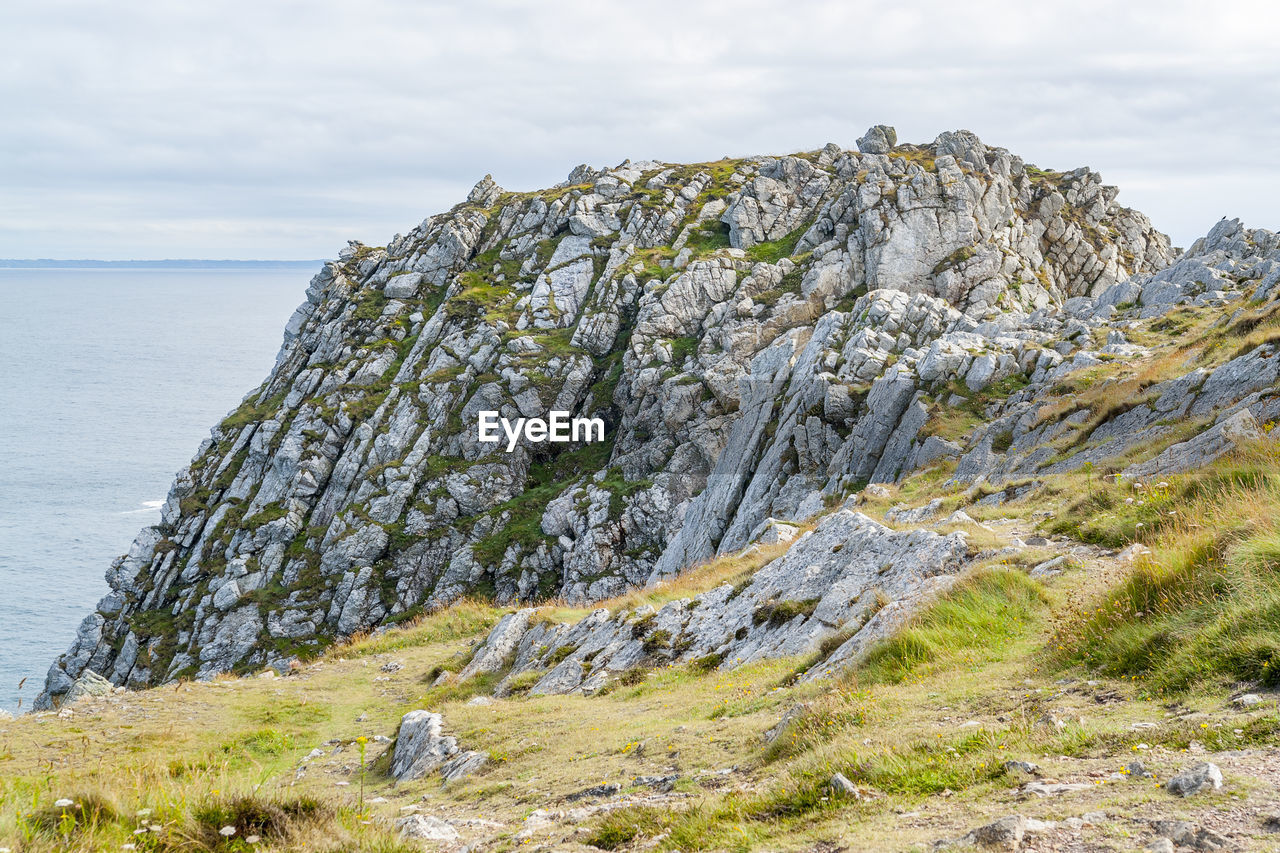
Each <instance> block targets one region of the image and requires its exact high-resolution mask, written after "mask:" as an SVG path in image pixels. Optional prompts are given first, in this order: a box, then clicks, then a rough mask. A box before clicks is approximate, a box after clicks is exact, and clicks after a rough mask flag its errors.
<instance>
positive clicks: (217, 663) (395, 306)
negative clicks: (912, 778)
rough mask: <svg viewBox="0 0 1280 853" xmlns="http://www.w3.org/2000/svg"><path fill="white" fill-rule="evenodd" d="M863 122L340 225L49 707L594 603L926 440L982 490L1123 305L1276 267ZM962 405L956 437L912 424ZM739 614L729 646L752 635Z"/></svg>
mask: <svg viewBox="0 0 1280 853" xmlns="http://www.w3.org/2000/svg"><path fill="white" fill-rule="evenodd" d="M859 144H860V148H861V150H860V151H849V150H844V149H842V148H841V147H840V146H837V145H834V144H832V145H828V146H826V147H825V148H823V149H822V150H821V151H817V152H810V153H806V154H801V155H796V156H788V157H750V158H744V159H737V160H722V161H718V162H713V163H703V164H696V165H687V166H681V165H674V164H667V163H657V162H639V163H633V162H629V161H628V162H624V163H623V164H621V165H620V166H618V167H616V168H613V169H593V168H590V167H586V166H580V167H578V168H577V169H575V170H574V171H573V172H572V173H571V174H570V175H569V177H568V179H567V180H566V181H564V182H563V183H561V184H559V185H558V186H556V187H554V188H552V189H550V190H547V191H543V192H535V193H518V192H508V191H504V190H503V189H502V188H500V187H498V186H497V185H496V184H495V183H494V182H493V181H492V179H490V178H488V177H486V178H485V179H484V180H482V181H481V182H480V183H478V184H477V185H476V186H475V188H474V189H473V190H472V191H471V194H470V195H469V196H468V199H467V200H466V201H465V202H463V203H462V204H460V205H458V206H457V207H455V208H454V209H452V210H451V211H449V212H448V213H444V214H440V215H437V216H432V217H430V218H429V219H427V220H426V221H424V222H423V223H422V224H421V225H419V226H418V227H417V228H414V229H413V230H412V231H410V232H409V234H407V235H404V236H399V235H398V236H396V237H395V238H394V239H392V240H391V241H390V242H389V243H388V244H387V246H386V247H385V248H374V247H368V246H363V245H359V244H354V243H353V244H351V245H350V246H349V247H348V248H347V249H346V250H345V251H344V252H342V253H341V256H340V257H339V259H338V260H336V261H333V262H331V263H328V264H326V265H325V266H324V268H323V269H322V270H321V271H320V272H319V274H317V275H316V276H315V278H314V279H312V281H311V284H310V287H309V288H308V289H307V298H306V302H304V303H303V305H302V306H301V307H300V308H299V309H298V310H297V312H296V313H295V314H294V316H293V317H292V319H291V320H290V321H289V323H288V326H287V328H286V330H285V339H284V344H283V346H282V347H281V349H280V353H279V355H278V357H277V360H276V365H275V368H274V369H273V371H272V372H271V375H270V376H269V377H268V378H267V380H266V381H265V382H264V383H263V384H262V386H261V387H260V388H258V389H257V390H256V391H254V392H253V393H251V394H250V395H249V396H247V397H246V398H245V400H244V402H243V404H242V405H241V406H240V407H239V408H238V409H237V410H236V411H234V412H232V413H231V414H230V415H229V416H228V417H227V418H226V419H225V420H223V422H222V423H220V424H219V425H218V426H217V427H215V428H214V429H213V431H212V434H211V436H210V438H209V439H208V440H206V441H205V442H204V444H203V445H202V446H201V448H200V450H199V452H198V453H197V454H196V456H195V458H194V459H193V461H192V463H191V465H190V466H189V467H188V468H186V469H184V470H183V471H182V472H180V473H179V474H178V476H177V479H176V482H175V483H174V486H173V489H172V491H171V493H170V495H169V497H168V500H167V501H166V503H165V505H164V509H163V515H162V521H161V523H160V524H159V525H157V526H155V527H152V528H148V529H147V530H144V531H143V532H142V533H141V534H140V535H139V537H138V538H137V540H136V541H135V542H134V544H133V546H132V548H131V549H130V550H129V553H128V554H126V555H124V556H123V557H121V558H119V559H118V560H117V561H116V562H115V563H114V564H113V565H112V567H111V569H110V571H109V572H108V575H107V578H108V582H109V584H110V587H111V592H110V593H109V594H108V595H107V596H106V597H105V598H103V599H102V601H101V602H100V603H99V605H98V607H97V610H96V611H95V612H94V613H92V614H90V615H89V616H88V617H87V618H86V619H85V620H84V622H83V624H82V625H81V626H80V629H79V631H78V633H77V636H76V639H75V641H74V643H73V644H72V646H71V648H70V649H69V650H68V651H67V653H66V654H64V655H63V656H62V657H61V658H59V660H58V661H57V662H56V663H55V664H54V665H53V666H52V667H51V669H50V671H49V676H48V679H47V682H46V686H45V691H46V692H45V694H44V695H43V696H42V697H41V703H42V705H46V706H47V705H48V704H50V703H52V702H56V701H57V700H58V699H59V697H61V696H63V695H65V694H66V692H67V691H68V690H69V689H70V688H71V686H72V684H73V683H74V682H75V680H76V678H78V677H79V676H80V675H81V674H82V673H84V672H85V671H92V672H95V673H98V674H100V675H102V676H104V677H106V678H107V679H109V680H110V681H111V682H113V683H115V684H120V685H128V686H143V685H150V684H158V683H163V682H166V681H170V680H173V679H177V678H183V677H192V676H194V677H200V678H203V677H209V676H211V675H213V674H215V673H218V672H223V671H228V670H232V671H243V670H247V669H250V668H256V667H263V666H277V667H283V666H285V665H286V664H287V662H288V661H289V660H290V659H292V658H294V657H296V656H305V655H308V654H313V653H315V652H317V651H319V650H320V649H322V648H323V647H324V646H325V645H327V644H328V643H330V642H332V641H333V640H335V639H337V638H341V637H345V636H348V635H351V634H352V633H354V632H357V631H363V630H368V629H371V628H374V627H377V626H380V625H385V624H388V623H392V622H396V621H399V620H403V619H406V618H409V617H411V616H413V615H415V614H417V613H419V612H422V611H423V610H425V609H431V608H435V607H438V606H442V605H444V604H447V603H449V602H451V601H454V600H456V599H458V598H459V597H461V596H465V595H484V596H490V597H492V598H494V599H496V600H497V601H499V602H503V603H513V604H514V603H520V602H531V601H534V600H537V599H540V598H544V597H550V596H561V597H564V598H566V599H568V600H570V601H574V602H589V601H593V600H599V599H601V598H604V597H607V596H610V595H614V594H617V593H620V592H623V591H625V590H627V589H629V588H632V587H635V586H637V585H642V584H645V583H648V582H650V581H653V580H657V579H661V578H664V577H669V576H672V575H674V574H676V573H678V572H680V571H682V570H683V569H685V568H687V567H689V566H691V565H693V564H696V563H699V562H701V561H705V560H706V559H708V558H710V557H712V556H714V555H716V554H718V553H724V552H727V551H734V550H737V549H740V548H742V547H744V546H745V545H747V544H748V543H749V542H750V541H751V540H752V538H753V535H755V534H756V532H757V530H758V528H760V526H761V525H762V524H763V523H764V522H765V521H766V520H767V519H769V518H771V517H772V518H778V519H798V518H807V517H811V516H813V515H816V514H817V513H818V512H819V511H821V510H822V509H823V507H824V505H827V504H828V503H829V502H831V501H833V502H835V503H839V501H840V500H843V499H844V498H845V497H847V496H848V495H850V494H852V493H854V492H856V491H857V490H858V489H859V488H861V487H862V486H864V485H866V484H867V483H869V482H883V481H892V480H895V479H897V478H899V477H900V476H901V475H903V474H904V473H906V472H909V471H911V470H913V469H915V468H918V467H920V466H924V465H929V464H936V463H938V462H939V461H943V460H948V459H955V458H957V457H961V458H960V459H959V464H958V466H957V468H956V472H955V476H956V477H957V478H961V479H964V480H965V481H977V480H980V479H982V480H987V481H989V482H993V483H996V482H1001V481H1002V480H1009V481H1012V480H1015V479H1016V478H1018V477H1033V476H1036V475H1037V474H1038V473H1039V472H1041V471H1052V470H1055V467H1054V466H1062V465H1068V464H1082V463H1083V462H1084V461H1085V460H1086V459H1087V458H1089V452H1085V453H1081V454H1077V455H1076V457H1073V458H1072V459H1071V460H1067V461H1061V460H1049V459H1047V458H1046V457H1044V456H1043V454H1041V455H1037V454H1038V453H1039V450H1037V447H1038V445H1041V444H1043V443H1044V442H1045V441H1046V440H1048V439H1049V438H1050V437H1051V434H1052V431H1053V430H1054V429H1057V428H1061V423H1060V422H1057V423H1054V422H1051V423H1048V424H1037V423H1036V422H1035V417H1034V409H1035V405H1036V401H1035V389H1036V388H1037V387H1039V386H1043V385H1044V383H1052V382H1056V381H1057V380H1058V378H1059V377H1061V376H1062V375H1064V374H1065V373H1066V372H1069V371H1070V370H1073V369H1077V368H1079V367H1082V366H1085V365H1088V364H1090V363H1094V362H1101V361H1102V360H1104V359H1105V358H1107V357H1115V356H1114V355H1112V354H1120V353H1124V352H1128V351H1130V350H1126V347H1130V346H1131V345H1130V344H1128V343H1126V339H1125V338H1124V332H1123V328H1121V327H1119V326H1108V324H1110V323H1113V322H1114V321H1113V318H1116V317H1124V316H1129V315H1136V314H1141V315H1143V316H1151V315H1153V314H1156V313H1158V312H1162V311H1166V310H1168V309H1170V308H1172V307H1174V306H1176V305H1177V304H1178V302H1180V301H1184V300H1214V299H1228V298H1231V297H1232V294H1233V293H1234V292H1236V291H1239V289H1240V288H1241V287H1242V286H1243V285H1242V282H1243V281H1245V280H1246V278H1247V277H1252V278H1251V279H1248V280H1250V281H1254V280H1256V281H1258V282H1260V287H1261V289H1263V290H1265V291H1266V292H1269V291H1270V290H1271V289H1274V286H1275V284H1276V281H1277V278H1278V277H1280V267H1278V266H1276V265H1275V264H1274V263H1273V262H1272V261H1271V260H1269V259H1268V258H1269V257H1270V255H1273V254H1274V253H1275V248H1276V247H1275V243H1276V241H1275V239H1274V235H1268V234H1267V232H1245V231H1244V230H1243V229H1241V228H1240V227H1239V224H1238V223H1224V224H1222V225H1221V226H1220V227H1219V228H1215V230H1214V232H1213V233H1211V234H1210V235H1209V237H1208V238H1207V239H1206V240H1205V241H1201V243H1198V244H1197V246H1195V247H1193V248H1192V251H1191V252H1190V253H1188V254H1187V255H1185V256H1183V257H1182V258H1180V259H1178V261H1177V263H1173V261H1174V260H1175V254H1174V252H1173V251H1172V250H1171V248H1170V246H1169V242H1168V240H1167V238H1165V237H1164V235H1162V234H1160V233H1159V232H1157V231H1155V230H1153V229H1152V227H1151V225H1150V223H1149V222H1148V220H1147V219H1146V217H1144V216H1142V215H1141V214H1139V213H1136V212H1134V211H1132V210H1129V209H1127V208H1124V207H1120V206H1118V205H1116V203H1115V198H1116V189H1115V188H1114V187H1110V186H1106V185H1104V184H1103V183H1102V181H1101V179H1100V177H1099V176H1098V175H1097V174H1095V173H1093V172H1091V171H1090V170H1088V169H1077V170H1075V171H1071V172H1050V171H1045V170H1041V169H1037V168H1035V167H1032V166H1030V165H1027V164H1025V163H1023V161H1022V160H1020V159H1019V158H1018V157H1016V156H1014V155H1012V154H1010V153H1009V152H1007V151H1005V150H1003V149H1000V148H993V147H988V146H986V145H984V144H983V143H982V142H981V141H980V140H979V139H978V138H977V137H976V136H974V135H973V134H972V133H969V132H968V131H958V132H954V133H943V134H941V135H940V136H939V137H938V138H937V139H936V140H934V141H933V142H932V143H931V144H928V145H907V144H899V143H898V141H897V135H896V133H895V132H894V131H893V129H892V128H886V127H876V128H872V130H871V131H869V132H868V134H867V135H866V136H865V137H863V139H862V140H860V143H859ZM1171 264H1172V265H1171ZM1104 328H1111V337H1109V338H1108V339H1107V343H1106V344H1105V345H1102V346H1100V347H1096V348H1095V343H1094V341H1093V339H1092V335H1093V332H1094V331H1095V330H1098V329H1104ZM1245 358H1253V359H1254V360H1253V361H1250V362H1248V363H1246V364H1242V365H1238V366H1237V367H1236V368H1232V369H1231V370H1227V371H1226V372H1225V373H1224V372H1223V371H1224V370H1225V368H1220V369H1219V370H1218V371H1215V372H1214V373H1213V374H1211V375H1209V376H1200V377H1191V378H1188V379H1186V380H1185V381H1182V380H1179V381H1182V384H1181V385H1178V384H1177V383H1174V386H1171V387H1170V388H1169V389H1167V390H1168V393H1166V394H1164V395H1163V396H1162V397H1161V398H1160V399H1159V400H1158V401H1152V402H1151V404H1150V406H1149V407H1148V409H1145V410H1143V409H1139V408H1135V409H1133V410H1132V411H1133V412H1135V413H1137V414H1131V415H1129V420H1127V421H1126V420H1125V419H1124V418H1123V417H1120V418H1117V419H1116V420H1117V422H1118V423H1117V426H1116V428H1115V433H1116V436H1117V438H1116V440H1117V441H1121V442H1123V441H1126V440H1128V437H1129V436H1130V435H1131V434H1132V433H1133V432H1134V431H1141V430H1147V431H1150V430H1157V429H1160V428H1161V427H1159V426H1157V424H1159V423H1161V422H1163V420H1165V419H1168V418H1169V417H1176V416H1179V415H1180V414H1187V413H1192V414H1200V413H1209V412H1210V411H1211V410H1213V409H1214V407H1221V406H1223V405H1226V406H1230V405H1235V404H1236V403H1237V402H1238V401H1240V400H1243V399H1244V398H1246V397H1247V396H1248V395H1249V394H1250V393H1252V391H1256V390H1258V389H1260V388H1262V387H1263V385H1262V384H1259V383H1260V382H1261V383H1266V382H1271V383H1274V381H1275V376H1274V375H1272V374H1274V367H1273V366H1272V362H1273V361H1274V360H1273V359H1271V358H1270V350H1268V351H1267V352H1266V353H1263V354H1260V355H1255V356H1245ZM1091 360H1092V361H1091ZM1268 371H1270V372H1268ZM1268 376H1269V377H1270V379H1267V377H1268ZM1251 389H1252V391H1251ZM978 401H981V403H982V405H984V406H987V407H988V408H989V409H990V415H991V417H990V418H989V419H988V420H989V421H990V423H989V424H984V425H983V426H982V427H981V428H979V429H977V430H975V431H974V433H973V434H972V435H971V436H962V435H957V436H948V435H939V434H936V430H934V429H933V428H932V427H931V426H930V424H931V423H932V422H933V420H934V419H935V418H936V416H937V414H938V411H939V410H940V409H941V408H946V407H956V406H960V405H963V404H969V405H974V406H976V405H978ZM482 410H491V411H498V412H500V413H501V414H502V415H503V416H504V417H508V418H510V419H513V420H514V419H516V418H519V417H545V416H546V414H547V413H548V411H550V410H562V411H567V412H570V413H572V414H573V415H574V416H589V417H600V418H602V419H603V420H604V421H605V423H606V425H607V435H606V441H605V442H603V443H591V444H587V443H578V444H551V443H534V442H529V441H522V442H521V443H520V444H519V446H517V447H516V448H515V450H514V451H513V452H511V453H507V452H505V448H504V447H500V446H499V445H495V444H488V443H481V442H478V441H477V440H476V421H477V415H478V413H479V412H480V411H482ZM1254 415H1255V417H1257V418H1258V420H1259V421H1263V420H1266V412H1260V411H1259V412H1254ZM1121 421H1123V423H1119V422H1121ZM1224 434H1225V435H1227V438H1229V437H1230V435H1232V434H1235V433H1230V434H1226V433H1224ZM1224 443H1227V442H1226V439H1223V440H1222V441H1219V442H1218V443H1217V444H1215V445H1214V447H1217V446H1219V445H1222V444H1224ZM1046 464H1048V467H1047V468H1046V467H1045V465H1046ZM840 518H841V519H842V520H841V522H840V523H843V524H847V525H854V526H856V525H860V524H865V523H866V522H865V521H862V520H859V519H857V518H856V516H853V514H852V513H847V514H846V515H842V516H840ZM833 523H834V522H833ZM842 535H843V534H842ZM851 535H852V534H851ZM814 536H817V534H816V533H815V534H814ZM916 574H917V575H918V574H919V572H917V573H916ZM823 600H824V601H825V599H823ZM846 604H847V602H846ZM743 606H744V607H745V606H746V604H745V603H744V605H743ZM751 606H753V607H754V606H758V602H754V599H753V603H752V605H751ZM823 606H825V605H823ZM744 612H745V611H744ZM696 614H697V611H695V616H696ZM813 615H814V617H815V618H819V619H820V620H822V622H823V624H824V625H827V626H828V627H831V626H833V625H834V624H835V623H833V622H831V621H830V620H829V619H827V618H826V617H825V616H821V615H820V614H818V613H817V611H815V612H814V614H813ZM663 618H666V617H663ZM697 618H699V619H700V618H702V617H697ZM774 627H777V626H774ZM681 630H690V628H689V625H687V624H685V625H683V626H682V627H681ZM748 633H749V635H750V637H749V642H747V641H744V645H743V647H742V649H741V652H742V653H743V654H747V655H749V654H754V653H757V652H759V651H761V650H763V649H764V648H765V647H766V645H767V644H768V643H769V642H772V641H773V640H772V639H771V637H769V636H766V635H761V636H760V637H756V635H755V633H753V632H752V631H749V632H748ZM757 640H758V641H759V644H760V645H758V646H752V645H750V644H751V643H755V642H756V641H757ZM698 648H701V646H699V647H698ZM690 653H692V651H691V652H690Z"/></svg>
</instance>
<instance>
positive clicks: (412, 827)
mask: <svg viewBox="0 0 1280 853" xmlns="http://www.w3.org/2000/svg"><path fill="white" fill-rule="evenodd" d="M395 827H396V832H398V833H399V834H400V837H401V838H402V839H404V840H406V841H457V840H458V830H456V829H454V828H453V827H452V826H450V825H449V824H447V823H445V822H444V821H442V820H441V819H440V818H438V817H435V816H433V815H422V814H411V815H407V816H405V817H402V818H397V819H396V822H395Z"/></svg>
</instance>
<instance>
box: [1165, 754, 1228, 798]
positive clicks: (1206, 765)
mask: <svg viewBox="0 0 1280 853" xmlns="http://www.w3.org/2000/svg"><path fill="white" fill-rule="evenodd" d="M1221 787H1222V771H1221V770H1219V769H1218V766H1217V765H1216V764H1214V763H1213V762H1211V761H1205V762H1202V763H1200V764H1197V765H1195V766H1194V767H1189V768H1187V769H1186V770H1183V771H1182V772H1181V773H1179V774H1178V775H1176V776H1174V777H1173V778H1172V779H1170V780H1169V781H1168V782H1166V783H1165V786H1164V788H1165V790H1166V791H1168V792H1169V793H1170V794H1174V795H1176V796H1179V797H1190V796H1192V795H1194V794H1201V793H1204V792H1206V791H1216V790H1218V789H1219V788H1221Z"/></svg>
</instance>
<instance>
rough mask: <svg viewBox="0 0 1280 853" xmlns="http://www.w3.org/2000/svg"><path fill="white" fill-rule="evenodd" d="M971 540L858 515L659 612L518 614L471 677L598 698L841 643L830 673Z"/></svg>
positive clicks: (962, 560)
mask: <svg viewBox="0 0 1280 853" xmlns="http://www.w3.org/2000/svg"><path fill="white" fill-rule="evenodd" d="M969 559H970V558H969V548H968V546H967V544H966V541H965V534H964V533H961V532H957V533H950V534H947V535H945V536H942V535H939V534H937V533H934V532H933V531H929V530H905V531H895V530H891V529H889V528H887V527H885V526H884V525H882V524H879V523H877V522H875V521H873V520H871V519H870V518H868V517H867V516H865V515H863V514H861V513H859V512H857V511H856V510H854V509H852V508H843V509H840V510H837V511H836V512H834V513H832V514H830V515H828V516H826V517H824V518H823V519H822V520H821V521H820V522H819V523H818V525H817V526H816V527H815V528H814V529H813V530H812V531H810V532H808V533H805V534H803V535H801V536H800V537H799V538H798V539H796V540H795V542H794V544H793V545H792V546H791V547H790V549H789V550H788V551H787V552H786V553H785V554H783V555H782V556H781V557H778V558H777V559H775V560H773V561H772V562H770V563H768V564H767V565H765V566H764V567H762V568H761V569H760V570H759V571H757V572H756V573H755V574H754V575H752V576H751V577H750V578H749V579H747V580H745V581H744V582H743V583H742V584H739V585H734V584H725V585H723V586H720V587H717V588H716V589H713V590H710V591H708V592H704V593H702V594H701V595H697V596H694V597H693V598H682V599H678V600H676V601H672V602H669V603H667V604H665V605H663V607H662V608H661V609H657V610H655V609H654V608H653V607H652V606H649V605H645V606H643V607H640V608H637V609H635V610H629V611H626V612H622V613H616V614H615V613H610V612H609V611H608V610H606V609H600V610H596V611H595V612H593V613H591V614H590V615H589V616H587V617H586V618H584V619H582V620H581V621H580V622H578V623H577V624H576V625H570V624H568V623H560V624H552V623H549V622H538V623H536V624H534V623H532V622H531V617H532V616H533V615H534V611H533V610H521V611H518V612H517V613H514V614H511V615H509V616H507V617H505V618H504V619H503V620H502V621H501V622H499V623H498V624H497V625H496V626H495V627H494V628H493V630H492V631H490V633H489V636H488V637H487V638H486V640H485V642H484V643H483V644H481V645H480V646H479V647H478V648H477V649H476V651H475V655H474V657H473V658H472V664H471V665H470V666H468V667H467V669H465V670H463V673H462V676H461V677H463V678H466V677H468V676H469V675H471V674H474V673H476V672H482V671H486V672H496V671H499V670H498V669H497V668H488V667H485V666H477V662H478V661H485V662H490V661H501V662H502V663H501V668H502V669H503V670H505V671H506V676H505V677H504V679H503V680H502V681H501V682H500V683H499V684H498V687H497V692H498V693H499V694H501V693H503V692H504V691H506V690H507V689H509V687H510V685H511V684H512V683H513V681H514V680H516V679H518V678H519V677H521V676H524V675H525V674H526V673H538V674H540V675H541V677H539V678H538V679H537V681H536V683H534V684H533V686H532V688H531V692H532V693H535V694H547V693H553V694H554V693H592V692H595V691H597V690H599V689H600V688H602V687H603V686H604V685H605V684H607V683H608V682H609V681H610V679H612V678H614V677H616V676H618V675H619V674H621V673H623V672H626V671H628V670H633V669H640V668H651V667H654V666H660V665H666V664H669V663H687V662H690V661H698V662H699V664H700V665H703V666H718V667H721V668H725V669H730V668H733V667H735V666H740V665H742V664H745V663H750V662H752V661H756V660H760V659H764V658H774V657H784V656H789V655H803V654H812V653H814V652H816V651H818V650H819V649H820V648H821V647H822V646H823V644H824V642H825V643H829V642H830V641H831V640H832V638H843V641H842V642H837V643H836V645H835V648H834V650H830V651H829V652H828V653H827V654H825V655H823V656H822V658H821V659H820V660H818V661H817V662H815V663H814V664H813V666H812V667H810V668H809V670H808V672H806V673H805V677H808V678H817V677H821V676H823V675H827V674H829V673H831V672H832V671H834V670H835V669H837V668H839V667H840V666H841V665H843V664H844V663H846V662H848V661H850V660H851V659H853V658H854V657H855V656H856V655H857V654H858V652H860V651H861V650H863V649H865V648H866V647H867V646H868V645H869V644H870V643H871V642H872V641H874V640H876V639H879V638H881V637H884V636H886V635H887V634H888V633H889V632H890V631H891V630H892V629H893V628H894V627H895V626H896V625H898V624H899V623H900V622H901V621H902V620H903V619H904V618H905V617H906V616H907V615H908V614H910V613H911V612H913V611H914V609H915V608H916V606H917V605H918V604H919V603H920V602H921V601H922V600H924V599H925V598H926V597H927V596H930V595H934V594H936V593H938V592H940V591H942V590H945V589H946V588H947V587H949V586H950V585H951V584H952V583H953V582H954V581H955V579H956V577H957V576H958V574H959V573H960V572H961V570H962V569H963V568H964V567H965V566H966V565H968V563H969Z"/></svg>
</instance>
